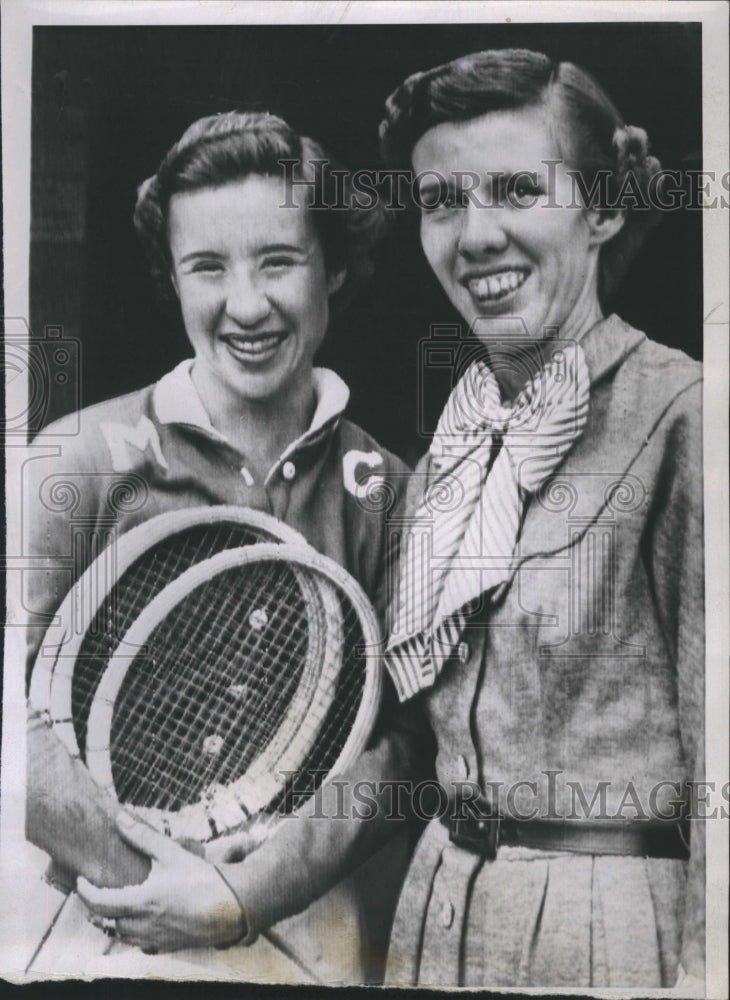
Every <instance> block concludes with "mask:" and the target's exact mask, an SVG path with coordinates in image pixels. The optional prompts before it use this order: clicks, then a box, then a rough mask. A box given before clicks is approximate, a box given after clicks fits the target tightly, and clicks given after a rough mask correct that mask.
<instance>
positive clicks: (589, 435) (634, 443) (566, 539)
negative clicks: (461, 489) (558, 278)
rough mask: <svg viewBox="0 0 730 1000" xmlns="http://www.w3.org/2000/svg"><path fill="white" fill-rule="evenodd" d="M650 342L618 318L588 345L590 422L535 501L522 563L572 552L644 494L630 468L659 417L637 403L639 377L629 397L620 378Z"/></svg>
mask: <svg viewBox="0 0 730 1000" xmlns="http://www.w3.org/2000/svg"><path fill="white" fill-rule="evenodd" d="M645 340H646V337H645V336H644V334H643V333H640V332H639V331H637V330H634V329H632V328H631V327H629V326H627V325H626V324H625V323H623V322H622V321H621V320H620V319H619V318H618V317H617V316H610V317H609V318H608V319H606V320H603V321H602V322H601V323H598V324H597V325H596V326H594V327H593V328H592V329H591V330H589V331H588V333H587V334H586V335H585V337H583V339H582V340H581V346H582V348H583V350H584V352H585V356H586V361H587V363H588V370H589V372H590V376H591V402H590V410H589V413H588V421H587V423H586V426H585V429H584V431H583V434H582V435H581V437H580V438H579V439H578V440H577V441H576V442H575V444H574V445H573V447H572V448H571V450H570V451H569V452H568V454H567V455H566V456H565V458H564V460H563V462H562V463H561V465H560V466H558V468H557V469H556V471H555V472H554V473H553V474H552V475H551V476H549V477H548V479H547V480H546V481H545V482H544V483H543V485H542V487H541V488H540V489H539V490H538V493H537V494H536V495H535V496H533V497H531V498H530V500H529V503H528V506H527V510H526V514H525V519H524V523H523V527H522V533H521V536H520V540H519V542H518V545H517V551H516V564H517V565H519V563H521V562H523V561H524V560H525V559H529V558H531V557H533V556H537V555H549V554H551V553H553V552H557V551H559V550H560V549H563V548H565V547H566V546H568V545H569V544H571V541H573V540H574V539H575V537H576V534H582V533H584V532H585V530H586V529H587V527H588V525H589V524H591V523H592V522H594V521H595V520H596V518H598V517H599V516H600V514H601V512H602V511H604V510H605V509H606V508H607V507H609V508H610V504H611V500H612V498H613V497H616V496H619V495H623V493H624V492H625V491H632V493H634V492H635V491H637V490H640V489H641V484H640V483H638V482H633V479H632V477H631V476H630V473H629V471H628V470H629V469H630V466H631V465H632V463H633V461H634V459H635V458H636V456H637V454H638V453H639V451H640V450H641V448H642V446H643V444H644V442H645V441H646V437H647V433H648V431H649V429H650V428H651V427H652V426H653V424H654V416H653V414H652V412H651V407H650V406H647V407H644V406H641V407H637V406H633V405H631V404H632V399H633V397H634V396H635V393H636V390H637V388H638V383H637V381H636V379H633V380H628V381H627V384H626V385H625V386H622V389H623V390H624V391H621V392H616V391H615V389H616V385H615V381H616V378H617V375H618V374H619V369H620V368H621V366H622V365H623V363H624V361H625V360H626V359H627V358H628V357H629V355H630V354H632V353H633V352H634V351H635V350H636V349H637V348H638V347H639V346H640V345H641V344H642V343H644V341H645ZM625 381H626V380H625ZM627 411H628V412H630V414H631V415H630V417H627V416H626V414H627ZM617 490H619V494H617V493H616V491H617Z"/></svg>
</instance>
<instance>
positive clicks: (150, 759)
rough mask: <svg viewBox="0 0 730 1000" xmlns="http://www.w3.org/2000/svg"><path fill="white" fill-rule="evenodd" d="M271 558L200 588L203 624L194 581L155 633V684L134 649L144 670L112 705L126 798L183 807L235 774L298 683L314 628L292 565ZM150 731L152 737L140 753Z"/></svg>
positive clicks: (121, 791) (133, 673)
mask: <svg viewBox="0 0 730 1000" xmlns="http://www.w3.org/2000/svg"><path fill="white" fill-rule="evenodd" d="M274 565H275V564H264V567H263V572H262V567H257V570H258V572H256V573H249V574H247V579H246V580H245V583H244V581H241V579H240V578H239V579H236V580H231V579H230V575H229V574H221V576H220V577H219V578H217V579H216V580H215V581H213V582H212V583H211V584H208V585H206V588H204V589H205V590H206V591H207V592H206V594H205V597H204V600H205V603H206V605H207V606H213V607H215V608H216V611H215V614H214V615H213V616H210V617H209V616H205V619H206V620H205V625H204V627H203V626H201V625H200V624H199V623H200V616H199V615H198V614H196V613H195V612H196V610H197V608H198V607H199V606H200V604H201V600H203V595H202V594H201V593H200V590H201V589H202V588H198V591H197V592H195V593H194V594H193V595H191V597H190V598H189V599H188V600H186V601H184V602H182V603H181V604H180V605H179V606H178V608H177V609H175V610H176V613H175V614H174V615H170V616H168V619H167V620H166V621H165V622H164V623H163V626H162V627H161V628H158V629H157V630H155V633H154V634H153V635H152V636H151V637H150V641H149V643H148V646H149V648H150V650H151V658H152V659H153V660H154V661H155V662H154V668H153V676H152V680H153V686H154V688H155V690H154V692H152V691H150V687H151V684H150V674H149V670H150V664H149V662H144V661H145V659H146V660H147V661H149V659H150V655H148V656H147V657H146V658H142V657H138V658H137V659H138V660H140V661H141V662H140V664H139V666H140V667H141V669H132V670H130V671H129V673H128V674H127V678H126V680H125V684H124V685H123V689H122V691H120V694H119V698H118V700H117V705H115V726H114V727H113V731H112V760H113V761H115V762H116V770H118V771H119V772H120V775H119V777H118V778H117V779H116V780H115V784H116V787H117V793H118V795H119V798H120V800H122V801H126V800H128V798H129V797H130V796H132V797H133V801H134V802H135V803H136V804H140V805H155V806H160V807H164V808H175V807H179V805H180V804H183V803H186V802H188V803H189V802H190V801H193V800H194V799H195V798H197V797H198V796H199V795H200V794H201V792H202V791H204V790H205V787H206V786H208V785H210V784H213V783H220V784H226V783H228V782H230V781H231V780H233V779H235V778H236V777H238V776H239V775H240V774H242V773H243V772H244V771H245V769H246V767H247V766H248V764H249V763H250V761H251V760H252V759H253V758H255V757H256V756H257V754H259V753H260V752H261V751H262V749H263V748H264V746H265V745H266V741H267V739H269V738H270V737H271V735H272V731H273V730H274V728H275V726H276V724H277V722H278V721H279V719H280V717H281V715H282V713H283V711H284V709H285V707H286V705H287V704H288V703H289V702H290V701H291V698H292V695H293V693H294V690H295V688H296V686H297V683H298V677H297V669H296V667H297V664H299V663H301V661H302V660H304V659H305V658H306V652H307V645H308V633H309V627H308V625H309V623H308V620H307V616H306V613H305V608H304V607H303V605H302V601H301V598H300V599H299V601H298V602H297V601H296V600H294V599H293V597H294V584H295V581H293V579H292V575H291V573H290V572H288V573H287V574H282V572H281V568H280V567H279V569H278V571H275V570H274ZM277 576H278V579H277ZM239 577H240V574H239ZM287 577H288V579H287ZM242 583H244V586H242ZM262 595H266V597H265V599H263V600H262ZM252 623H253V624H252ZM203 649H205V653H204V654H201V651H202V650H203ZM158 650H160V651H164V653H163V655H162V656H161V657H159V655H158V652H157V651H158ZM191 651H192V652H191ZM274 651H275V652H276V657H275V658H273V657H272V655H271V654H272V652H274ZM282 664H288V665H289V666H288V668H287V669H282ZM135 666H137V665H136V664H135ZM125 688H127V689H128V690H126V691H125ZM135 689H136V690H135ZM117 720H125V722H124V724H120V723H119V722H117ZM149 733H152V734H156V736H155V738H153V739H152V740H149V739H148V745H147V746H146V747H145V751H144V753H143V754H142V756H141V757H140V743H142V745H144V741H145V737H146V734H149ZM206 740H207V741H208V743H207V752H206V747H205V741H206ZM171 748H174V753H171ZM211 751H214V752H211ZM215 751H217V752H215ZM138 758H139V759H138ZM125 770H126V772H127V777H126V779H125V778H124V777H123V773H124V772H125ZM140 777H141V780H140ZM163 803H164V804H163Z"/></svg>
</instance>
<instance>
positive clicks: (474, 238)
mask: <svg viewBox="0 0 730 1000" xmlns="http://www.w3.org/2000/svg"><path fill="white" fill-rule="evenodd" d="M504 212H505V209H504V208H503V207H501V206H498V205H486V204H484V203H479V202H477V203H476V204H475V203H473V202H469V204H468V205H467V206H466V208H465V209H464V212H463V214H462V223H461V231H460V233H459V239H458V243H457V249H458V251H459V253H460V254H461V256H462V257H464V259H465V260H469V261H473V260H479V259H480V258H482V257H485V256H490V255H491V254H494V253H500V252H501V251H503V250H505V249H506V248H507V245H508V243H509V236H508V234H507V231H506V228H505V218H504Z"/></svg>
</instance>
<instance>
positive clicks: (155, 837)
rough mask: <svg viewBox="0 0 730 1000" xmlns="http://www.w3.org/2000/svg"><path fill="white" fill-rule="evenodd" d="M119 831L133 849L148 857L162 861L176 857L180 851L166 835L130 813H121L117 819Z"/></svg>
mask: <svg viewBox="0 0 730 1000" xmlns="http://www.w3.org/2000/svg"><path fill="white" fill-rule="evenodd" d="M116 825H117V830H119V833H120V834H121V836H122V838H123V839H124V840H125V841H126V842H127V843H128V844H130V845H131V846H132V847H134V848H136V849H137V850H138V851H141V853H142V854H146V855H147V856H148V857H150V858H152V859H154V860H157V861H160V860H163V859H166V858H170V857H171V854H172V855H173V856H174V854H175V851H176V850H179V849H180V848H178V846H177V845H176V844H175V841H174V840H171V839H170V838H169V837H166V836H165V835H164V833H159V832H158V831H157V830H153V829H152V827H151V826H148V825H147V824H146V823H142V822H141V821H140V820H137V819H136V818H135V817H134V816H131V815H130V814H129V813H128V812H124V811H122V812H119V813H117V817H116Z"/></svg>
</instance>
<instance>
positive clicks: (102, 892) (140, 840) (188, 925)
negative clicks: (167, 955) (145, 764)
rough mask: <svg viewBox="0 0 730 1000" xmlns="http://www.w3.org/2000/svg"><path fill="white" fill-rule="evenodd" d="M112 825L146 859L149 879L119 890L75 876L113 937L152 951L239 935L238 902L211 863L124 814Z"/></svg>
mask: <svg viewBox="0 0 730 1000" xmlns="http://www.w3.org/2000/svg"><path fill="white" fill-rule="evenodd" d="M117 828H118V830H119V833H120V834H121V836H122V837H123V838H124V840H125V841H126V842H127V843H128V844H129V845H130V846H131V847H133V848H135V849H136V850H137V851H140V852H141V853H143V854H145V855H147V856H148V857H150V858H151V860H152V867H151V870H150V874H149V877H148V878H147V880H146V881H145V882H143V883H142V884H141V885H133V886H126V887H125V888H122V889H100V888H98V887H97V886H94V885H92V884H91V883H90V882H89V881H88V880H87V879H84V878H80V879H79V881H78V893H79V896H80V897H81V899H82V900H83V901H84V903H85V904H86V905H87V906H88V907H89V909H90V911H91V912H92V913H93V914H94V915H95V916H96V917H97V918H101V920H102V921H107V922H110V921H113V931H114V933H115V934H116V935H117V936H118V937H120V938H121V939H122V940H123V941H125V942H127V943H128V944H132V945H136V946H137V947H140V948H142V950H143V951H145V952H147V953H148V954H154V953H156V952H158V951H160V952H162V951H177V950H179V949H181V948H200V947H208V946H210V945H215V946H219V947H220V946H225V945H228V944H233V943H235V942H236V941H239V940H240V939H241V938H242V937H243V936H244V934H245V930H246V929H245V923H244V918H243V914H242V911H241V908H240V906H239V904H238V900H237V899H236V897H235V896H234V894H233V892H232V890H231V889H230V887H229V886H228V885H227V883H226V882H224V880H223V879H222V877H221V876H220V874H219V873H218V871H217V869H216V868H215V867H214V866H213V865H211V864H209V863H208V862H206V861H204V860H203V859H202V858H200V857H196V856H195V854H191V853H189V852H188V851H187V850H186V849H185V848H184V847H182V846H181V845H180V844H177V843H176V842H175V841H173V840H171V839H170V838H169V837H166V836H164V834H160V833H158V832H157V831H156V830H153V829H151V828H150V827H148V826H147V825H146V824H145V823H142V822H138V821H136V820H135V819H134V817H133V816H131V815H130V814H128V813H124V812H121V813H120V814H119V816H118V818H117Z"/></svg>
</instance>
